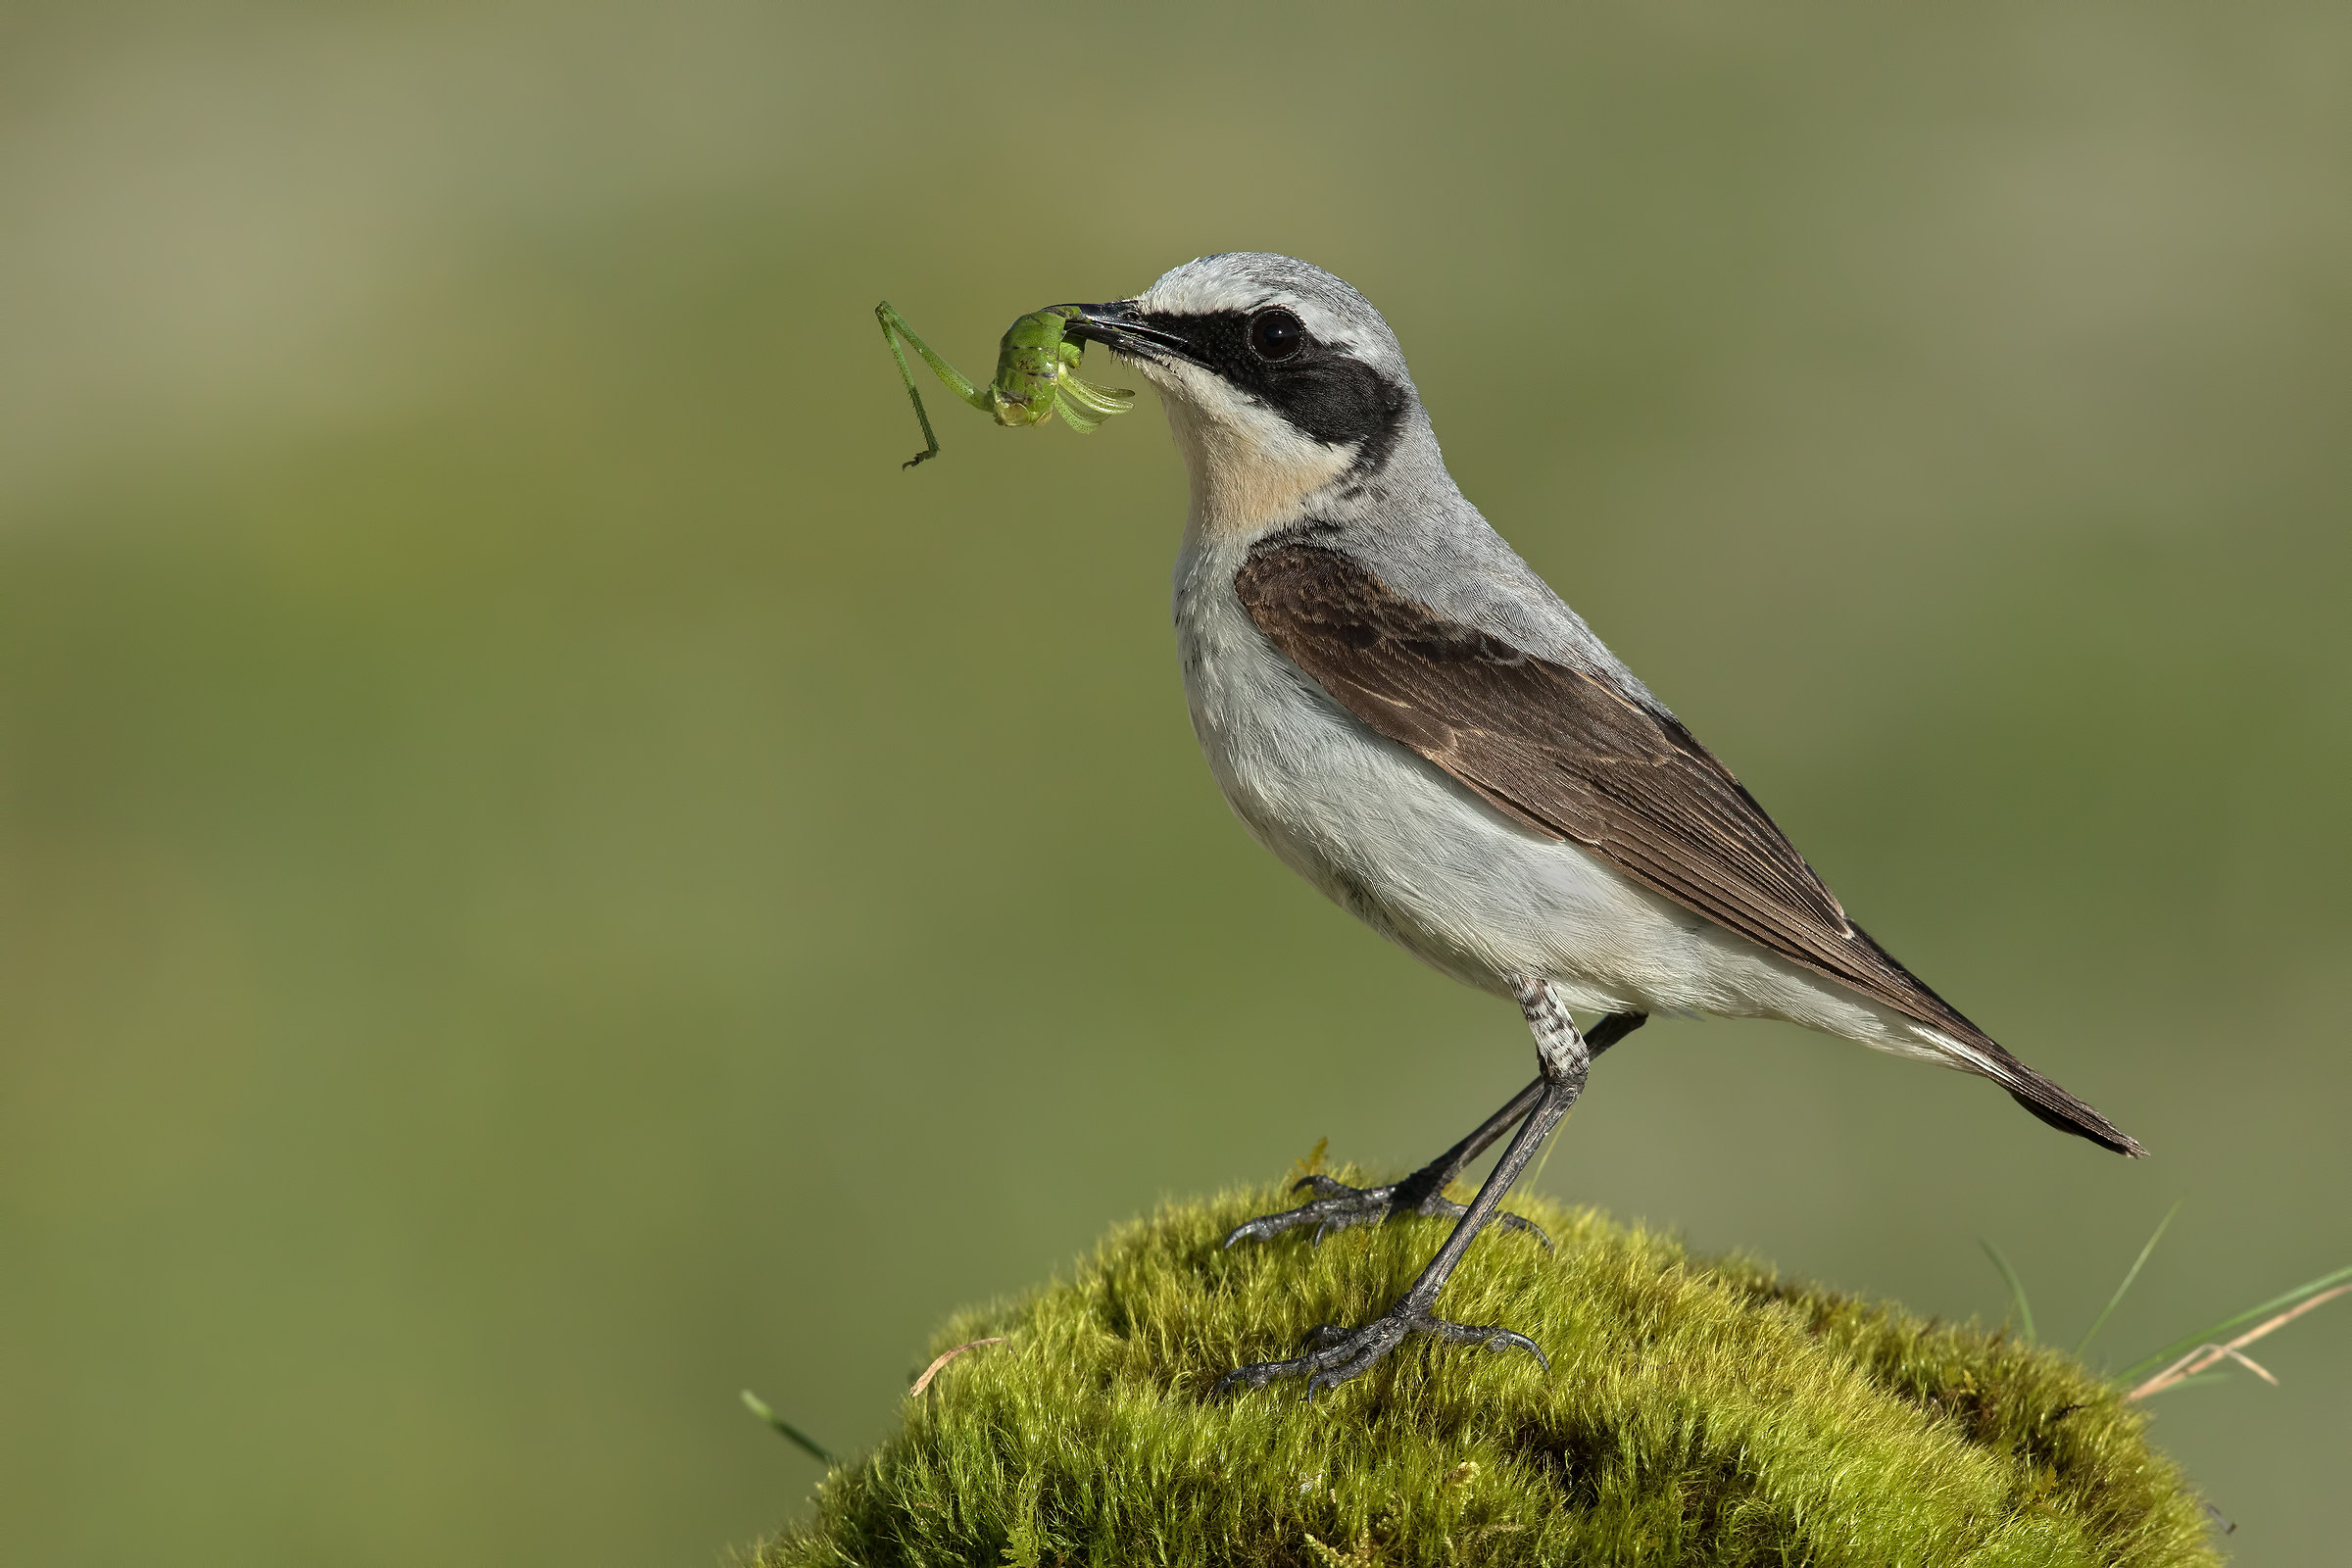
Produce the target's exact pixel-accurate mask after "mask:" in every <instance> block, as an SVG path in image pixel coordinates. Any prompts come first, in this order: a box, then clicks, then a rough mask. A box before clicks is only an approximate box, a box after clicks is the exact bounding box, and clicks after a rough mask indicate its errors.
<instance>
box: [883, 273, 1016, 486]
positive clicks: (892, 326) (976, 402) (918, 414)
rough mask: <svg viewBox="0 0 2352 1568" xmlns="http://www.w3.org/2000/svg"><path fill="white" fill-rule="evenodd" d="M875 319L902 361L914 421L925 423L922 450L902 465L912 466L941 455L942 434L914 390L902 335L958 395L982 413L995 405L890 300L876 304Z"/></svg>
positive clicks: (894, 356)
mask: <svg viewBox="0 0 2352 1568" xmlns="http://www.w3.org/2000/svg"><path fill="white" fill-rule="evenodd" d="M874 319H875V320H877V321H880V322H881V323H882V341H883V342H885V343H888V344H889V345H890V357H891V358H892V359H894V360H896V361H898V362H899V379H900V380H902V381H904V382H906V383H907V401H908V402H909V403H912V404H913V405H914V421H915V423H917V424H919V425H921V426H922V427H923V442H924V446H923V450H922V451H920V452H917V453H916V454H915V455H914V456H913V457H911V458H908V459H907V461H906V462H905V463H902V464H900V465H899V466H900V467H902V468H911V467H913V466H915V465H916V464H918V463H920V462H922V461H923V460H924V459H925V458H935V457H937V456H939V437H938V436H937V435H936V434H934V433H933V432H932V429H931V416H930V415H928V414H926V413H924V412H923V395H922V394H921V393H920V392H918V391H916V390H915V387H914V372H913V371H912V370H911V369H909V368H907V354H906V351H905V350H904V349H902V348H900V347H899V340H900V339H901V338H905V339H906V340H907V342H909V343H911V344H913V345H914V352H915V353H917V354H919V355H921V356H922V357H923V363H924V364H925V365H928V366H929V367H931V369H932V373H934V374H936V375H937V376H938V377H939V378H940V379H941V380H942V381H944V382H946V383H947V385H948V388H949V389H950V390H951V391H953V392H954V393H955V394H956V396H957V397H959V398H961V399H963V401H964V402H966V403H969V404H970V405H971V406H972V407H973V408H975V409H978V410H979V411H980V412H981V413H983V414H987V413H990V412H992V408H991V405H990V403H989V400H988V394H987V393H985V392H983V391H981V390H979V389H978V388H976V387H974V386H973V385H972V383H971V382H969V381H967V380H965V379H964V378H963V377H962V376H960V375H958V374H956V367H954V366H952V365H950V364H949V363H948V362H947V361H945V360H943V359H941V358H940V357H939V356H938V355H936V354H934V353H932V352H931V345H930V344H928V343H925V342H924V341H923V340H922V339H921V338H919V337H916V336H915V335H914V330H913V329H912V328H911V327H909V326H908V325H907V322H906V319H904V318H902V317H901V316H900V315H899V313H898V312H896V311H894V310H892V309H891V308H890V301H888V300H884V301H883V302H882V303H881V304H879V305H877V306H875V307H874Z"/></svg>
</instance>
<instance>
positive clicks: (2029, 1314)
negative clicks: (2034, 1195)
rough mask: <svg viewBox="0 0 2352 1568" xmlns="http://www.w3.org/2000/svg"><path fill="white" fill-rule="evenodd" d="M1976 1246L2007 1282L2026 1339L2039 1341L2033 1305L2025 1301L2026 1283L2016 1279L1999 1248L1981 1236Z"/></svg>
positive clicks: (2007, 1260) (2013, 1270)
mask: <svg viewBox="0 0 2352 1568" xmlns="http://www.w3.org/2000/svg"><path fill="white" fill-rule="evenodd" d="M1977 1245H1978V1246H1979V1247H1982V1248H1983V1249H1985V1256H1986V1257H1989V1258H1991V1259H1992V1266H1993V1267H1994V1268H1997V1269H1999V1270H2000V1271H2001V1278H2002V1279H2004V1280H2007V1281H2008V1282H2009V1299H2010V1300H2011V1301H2012V1302H2013V1303H2015V1305H2016V1307H2017V1320H2018V1322H2019V1324H2021V1325H2022V1326H2023V1327H2024V1329H2025V1331H2026V1338H2027V1339H2029V1340H2037V1339H2039V1338H2040V1337H2041V1336H2039V1335H2038V1334H2035V1333H2034V1303H2033V1302H2031V1301H2029V1300H2027V1299H2026V1282H2025V1281H2024V1280H2021V1279H2019V1278H2018V1277H2017V1270H2015V1269H2013V1268H2011V1267H2010V1266H2009V1259H2007V1258H2006V1257H2003V1256H2002V1255H2001V1250H2000V1249H1999V1248H1997V1247H1995V1246H1993V1245H1992V1243H1991V1242H1989V1241H1987V1240H1986V1239H1985V1238H1984V1237H1982V1236H1980V1237H1978V1238H1977Z"/></svg>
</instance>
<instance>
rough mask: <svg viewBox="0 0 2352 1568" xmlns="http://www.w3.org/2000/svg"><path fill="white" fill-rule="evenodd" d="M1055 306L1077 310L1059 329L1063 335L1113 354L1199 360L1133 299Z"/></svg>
mask: <svg viewBox="0 0 2352 1568" xmlns="http://www.w3.org/2000/svg"><path fill="white" fill-rule="evenodd" d="M1057 309H1060V310H1069V311H1077V312H1079V313H1080V314H1079V315H1078V316H1076V317H1073V318H1072V319H1071V320H1070V324H1069V325H1068V326H1066V327H1064V328H1063V329H1062V335H1063V336H1065V337H1074V338H1076V339H1078V340H1079V341H1080V342H1081V343H1100V344H1102V345H1103V347H1104V348H1106V349H1108V350H1110V351H1111V352H1112V353H1113V354H1123V355H1125V356H1126V357H1127V358H1129V359H1131V360H1161V361H1165V360H1184V361H1188V362H1190V363H1191V364H1195V365H1198V364H1200V363H1201V362H1200V360H1199V359H1198V358H1197V357H1196V356H1195V355H1194V353H1193V349H1192V345H1191V344H1189V343H1187V342H1186V341H1185V340H1184V339H1183V338H1182V337H1180V336H1178V335H1177V334H1176V333H1174V332H1171V331H1169V330H1168V329H1167V327H1166V326H1164V325H1161V324H1158V323H1155V322H1154V321H1152V319H1151V318H1150V317H1148V316H1146V315H1145V314H1144V310H1143V307H1141V306H1140V305H1138V304H1136V302H1135V301H1133V300H1113V301H1111V302H1110V303H1109V304H1107V305H1064V306H1059V307H1057Z"/></svg>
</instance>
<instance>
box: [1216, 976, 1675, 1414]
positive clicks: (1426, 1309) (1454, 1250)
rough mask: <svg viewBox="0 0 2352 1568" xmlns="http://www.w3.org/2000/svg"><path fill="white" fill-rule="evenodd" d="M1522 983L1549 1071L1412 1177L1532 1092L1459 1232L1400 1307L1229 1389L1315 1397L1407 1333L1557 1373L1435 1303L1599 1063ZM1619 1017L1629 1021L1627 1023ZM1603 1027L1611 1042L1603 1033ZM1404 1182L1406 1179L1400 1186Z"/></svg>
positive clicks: (1468, 1143) (1545, 998) (1530, 984)
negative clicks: (1288, 1390)
mask: <svg viewBox="0 0 2352 1568" xmlns="http://www.w3.org/2000/svg"><path fill="white" fill-rule="evenodd" d="M1517 990H1518V994H1519V1009H1520V1011H1521V1012H1522V1013H1523V1014H1524V1015H1525V1016H1526V1018H1527V1022H1528V1027H1529V1028H1530V1029H1531V1030H1533V1031H1534V1033H1535V1036H1536V1058H1537V1061H1538V1063H1539V1065H1540V1066H1541V1067H1542V1069H1543V1076H1541V1077H1540V1078H1538V1079H1537V1080H1536V1081H1535V1082H1534V1083H1533V1084H1530V1085H1529V1086H1528V1087H1527V1089H1525V1090H1523V1091H1521V1093H1520V1094H1519V1096H1518V1097H1516V1098H1515V1099H1513V1101H1512V1102H1511V1104H1509V1105H1506V1106H1504V1107H1503V1109H1502V1110H1501V1111H1497V1112H1496V1113H1495V1115H1494V1116H1492V1117H1489V1118H1488V1120H1487V1122H1486V1123H1485V1124H1484V1125H1482V1126H1481V1127H1480V1128H1479V1130H1478V1131H1477V1132H1474V1133H1472V1134H1471V1135H1470V1136H1469V1137H1468V1138H1465V1139H1464V1140H1462V1142H1461V1143H1459V1144H1456V1145H1455V1146H1454V1147H1453V1148H1452V1149H1449V1150H1447V1151H1446V1152H1445V1153H1444V1154H1442V1155H1440V1156H1439V1157H1438V1159H1437V1160H1435V1161H1433V1162H1432V1163H1431V1164H1430V1165H1429V1166H1426V1167H1424V1168H1423V1170H1422V1171H1419V1172H1415V1173H1414V1176H1413V1177H1412V1178H1408V1180H1417V1179H1419V1177H1420V1176H1422V1175H1424V1174H1427V1173H1428V1172H1429V1171H1433V1170H1437V1169H1439V1168H1441V1167H1443V1166H1444V1165H1445V1164H1446V1161H1448V1160H1454V1161H1455V1165H1454V1168H1455V1169H1456V1170H1458V1169H1459V1168H1460V1166H1461V1164H1463V1163H1467V1162H1468V1161H1469V1160H1470V1159H1471V1158H1472V1157H1473V1156H1474V1155H1475V1154H1476V1153H1477V1152H1478V1151H1479V1150H1481V1149H1484V1148H1485V1147H1486V1146H1487V1144H1489V1143H1492V1142H1493V1141H1494V1140H1495V1138H1496V1137H1498V1136H1499V1135H1500V1133H1501V1129H1502V1128H1503V1127H1505V1126H1508V1125H1509V1123H1510V1119H1511V1118H1510V1114H1509V1113H1510V1112H1511V1111H1512V1110H1513V1108H1514V1107H1517V1106H1519V1104H1520V1103H1521V1101H1525V1100H1528V1099H1530V1098H1531V1097H1532V1099H1533V1104H1532V1105H1530V1106H1528V1107H1527V1108H1526V1109H1525V1111H1524V1115H1525V1118H1526V1119H1525V1120H1524V1121H1522V1122H1521V1123H1520V1126H1519V1131H1518V1134H1517V1135H1516V1136H1515V1137H1513V1138H1512V1140H1511V1143H1510V1147H1509V1148H1507V1149H1505V1150H1504V1151H1503V1153H1502V1158H1500V1159H1499V1160H1497V1161H1495V1169H1494V1172H1493V1174H1491V1175H1489V1176H1488V1177H1487V1180H1486V1184H1485V1185H1484V1186H1482V1187H1481V1188H1479V1190H1478V1196H1477V1197H1476V1198H1475V1199H1473V1200H1471V1201H1470V1206H1469V1207H1468V1208H1467V1209H1465V1210H1463V1211H1462V1217H1461V1220H1460V1222H1459V1223H1458V1224H1456V1225H1455V1226H1454V1228H1453V1233H1452V1234H1451V1235H1450V1236H1447V1237H1446V1245H1445V1246H1443V1247H1441V1248H1439V1249H1438V1255H1437V1256H1436V1257H1433V1258H1431V1259H1430V1261H1429V1266H1428V1267H1427V1268H1424V1269H1423V1270H1422V1271H1421V1277H1420V1278H1418V1279H1416V1280H1415V1281H1413V1284H1412V1288H1411V1289H1409V1290H1407V1291H1406V1292H1405V1293H1404V1295H1403V1297H1402V1298H1400V1299H1398V1300H1397V1304H1396V1305H1394V1306H1392V1307H1390V1308H1389V1309H1388V1310H1387V1311H1386V1312H1383V1313H1382V1314H1381V1315H1380V1316H1378V1317H1376V1318H1374V1319H1373V1320H1372V1321H1371V1322H1369V1323H1366V1324H1364V1325H1363V1326H1362V1327H1361V1328H1355V1329H1341V1328H1338V1327H1335V1326H1331V1325H1326V1326H1325V1327H1323V1328H1319V1329H1317V1330H1316V1331H1315V1332H1314V1334H1313V1336H1312V1339H1311V1344H1312V1347H1313V1348H1310V1349H1309V1350H1308V1351H1307V1352H1306V1353H1305V1354H1304V1355H1299V1356H1294V1357H1292V1358H1291V1359H1289V1360H1285V1361H1258V1362H1254V1363H1252V1364H1251V1365H1249V1366H1244V1367H1237V1368H1235V1369H1234V1370H1233V1371H1232V1372H1229V1373H1227V1374H1226V1375H1225V1378H1224V1380H1223V1381H1222V1382H1220V1383H1219V1384H1218V1385H1217V1388H1218V1390H1219V1391H1220V1392H1222V1391H1224V1390H1227V1389H1231V1388H1233V1387H1235V1386H1237V1385H1247V1386H1248V1387H1250V1388H1253V1389H1254V1388H1263V1387H1264V1386H1265V1385H1266V1384H1268V1383H1271V1382H1273V1381H1274V1380H1276V1379H1277V1378H1286V1377H1304V1378H1305V1379H1306V1380H1307V1383H1306V1395H1307V1397H1308V1398H1310V1399H1311V1398H1313V1397H1314V1396H1315V1392H1316V1391H1317V1390H1318V1389H1327V1388H1332V1387H1334V1386H1336V1385H1338V1384H1341V1383H1345V1382H1347V1381H1348V1379H1350V1378H1353V1377H1356V1376H1359V1375H1361V1374H1362V1373H1364V1372H1366V1371H1368V1370H1369V1369H1370V1368H1371V1367H1372V1366H1373V1365H1375V1364H1376V1363H1377V1362H1379V1361H1380V1359H1381V1358H1382V1357H1384V1356H1386V1355H1387V1354H1388V1353H1389V1352H1390V1351H1391V1350H1394V1349H1395V1348H1397V1346H1398V1345H1400V1344H1402V1343H1403V1341H1404V1339H1405V1337H1406V1336H1407V1335H1412V1334H1428V1335H1433V1336H1435V1337H1437V1338H1439V1339H1442V1340H1446V1341H1450V1342H1452V1343H1455V1344H1463V1345H1483V1346H1486V1347H1487V1348H1490V1349H1497V1348H1503V1347H1506V1346H1507V1347H1516V1348H1519V1349H1523V1350H1526V1351H1529V1352H1530V1353H1532V1354H1533V1355H1534V1356H1535V1357H1536V1359H1537V1360H1538V1361H1541V1362H1543V1364H1544V1368H1545V1369H1546V1370H1549V1368H1550V1366H1551V1363H1550V1361H1549V1360H1548V1359H1547V1358H1546V1357H1545V1356H1544V1350H1543V1348H1542V1347H1540V1346H1538V1345H1537V1344H1536V1342H1535V1341H1533V1340H1531V1339H1529V1338H1528V1337H1527V1336H1526V1335H1524V1334H1519V1333H1516V1332H1514V1331H1512V1330H1510V1329H1506V1328H1500V1327H1491V1326H1490V1327H1477V1326H1472V1325H1469V1324H1463V1323H1448V1322H1446V1320H1445V1319H1443V1318H1441V1317H1439V1316H1438V1315H1437V1310H1436V1308H1437V1304H1438V1294H1439V1293H1440V1292H1441V1291H1443V1290H1444V1289H1445V1288H1446V1279H1447V1278H1448V1277H1449V1276H1451V1274H1452V1273H1453V1270H1454V1267H1455V1265H1456V1264H1458V1263H1460V1262H1461V1260H1462V1254H1463V1253H1465V1252H1467V1251H1468V1250H1470V1244H1471V1243H1472V1242H1474V1241H1476V1240H1477V1239H1478V1233H1479V1232H1480V1231H1482V1230H1484V1229H1485V1228H1486V1226H1487V1223H1488V1221H1490V1220H1492V1219H1494V1218H1495V1210H1496V1205H1498V1204H1499V1203H1501V1201H1502V1196H1503V1194H1505V1193H1507V1192H1509V1191H1510V1188H1511V1184H1512V1183H1513V1182H1515V1181H1517V1180H1518V1179H1519V1173H1520V1172H1521V1171H1523V1170H1525V1169H1526V1168H1527V1166H1528V1164H1529V1163H1530V1162H1531V1161H1532V1160H1533V1159H1534V1158H1535V1157H1536V1152H1537V1151H1538V1150H1539V1149H1541V1148H1543V1147H1544V1138H1545V1137H1546V1136H1547V1135H1549V1133H1550V1132H1551V1130H1552V1128H1554V1127H1555V1126H1557V1125H1559V1121H1560V1118H1561V1117H1563V1116H1565V1115H1567V1114H1568V1111H1569V1108H1570V1107H1571V1106H1573V1105H1574V1104H1575V1103H1576V1100H1577V1096H1578V1095H1580V1094H1582V1093H1583V1092H1584V1087H1585V1073H1586V1069H1587V1068H1588V1067H1589V1066H1591V1064H1592V1060H1593V1054H1594V1048H1593V1042H1592V1041H1588V1040H1587V1039H1586V1038H1585V1037H1584V1036H1582V1035H1580V1034H1579V1033H1578V1032H1577V1028H1576V1022H1575V1020H1574V1019H1572V1018H1570V1017H1569V1016H1568V1009H1567V1007H1566V1006H1564V1005H1561V1003H1560V1001H1559V999H1558V996H1557V995H1556V993H1554V992H1553V991H1552V989H1551V987H1550V986H1549V985H1547V984H1545V983H1544V982H1543V981H1540V980H1531V981H1526V982H1523V983H1521V984H1520V985H1519V987H1518V988H1517ZM1620 1019H1624V1020H1628V1021H1625V1022H1623V1023H1620V1022H1619V1020H1620ZM1611 1024H1619V1027H1617V1028H1616V1029H1615V1030H1614V1031H1611V1030H1610V1028H1609V1026H1610V1025H1611ZM1641 1025H1642V1014H1640V1013H1621V1014H1616V1015H1613V1016H1611V1017H1609V1018H1606V1019H1603V1020H1602V1021H1601V1023H1599V1024H1598V1025H1595V1026H1594V1028H1593V1039H1594V1040H1599V1041H1601V1044H1600V1048H1599V1049H1601V1050H1606V1049H1607V1048H1608V1047H1609V1046H1612V1045H1615V1044H1616V1043H1617V1042H1618V1041H1619V1040H1622V1039H1624V1038H1625V1036H1626V1035H1628V1034H1630V1033H1632V1032H1633V1031H1634V1030H1635V1029H1637V1028H1639V1027H1641ZM1604 1034H1605V1035H1606V1039H1605V1040H1602V1038H1601V1037H1602V1036H1603V1035H1604ZM1457 1155H1458V1159H1457V1158H1456V1156H1457ZM1403 1185H1404V1184H1403V1183H1399V1184H1398V1186H1399V1187H1402V1186H1403ZM1326 1201H1328V1200H1326ZM1308 1206H1310V1207H1311V1206H1313V1205H1311V1204H1310V1205H1308ZM1294 1212H1297V1211H1296V1210H1294ZM1506 1217H1507V1216H1506ZM1244 1229H1245V1230H1247V1229H1248V1227H1244Z"/></svg>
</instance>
